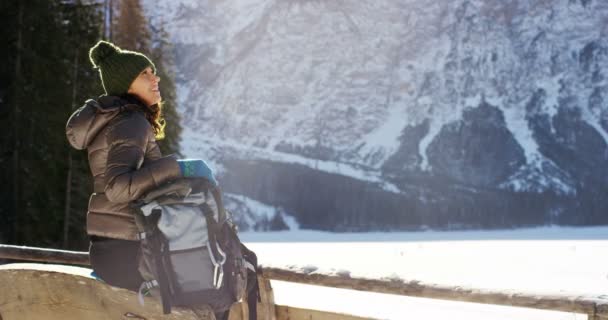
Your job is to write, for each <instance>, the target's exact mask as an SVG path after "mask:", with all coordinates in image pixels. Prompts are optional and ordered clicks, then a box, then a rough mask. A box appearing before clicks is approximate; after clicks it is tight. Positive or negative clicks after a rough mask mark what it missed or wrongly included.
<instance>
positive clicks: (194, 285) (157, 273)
mask: <svg viewBox="0 0 608 320" xmlns="http://www.w3.org/2000/svg"><path fill="white" fill-rule="evenodd" d="M135 207H136V208H138V210H137V211H138V213H137V214H136V219H135V221H136V224H137V227H138V229H139V235H138V236H139V239H140V244H141V257H140V267H139V270H140V273H141V275H142V277H143V278H144V279H145V281H144V282H143V283H142V284H141V286H140V289H139V293H138V296H139V299H140V303H141V304H143V296H144V294H145V293H146V292H147V291H149V290H150V289H152V288H158V289H159V290H160V297H161V301H162V305H163V312H164V313H165V314H168V313H170V312H171V307H172V306H196V305H201V304H207V305H209V306H210V307H211V308H212V309H213V311H214V312H216V313H217V312H223V311H226V310H228V309H230V306H231V305H232V304H233V303H235V302H237V301H241V300H242V299H244V298H245V297H246V296H247V297H248V304H249V310H250V318H251V319H255V317H256V314H255V313H256V312H255V310H256V302H257V300H258V299H259V297H258V285H257V257H256V255H255V253H253V252H252V251H250V250H248V249H247V248H246V247H245V246H244V245H243V244H242V243H241V241H240V240H239V238H238V236H237V230H236V227H235V225H234V224H233V223H232V219H231V215H230V213H229V212H227V211H226V210H225V209H224V207H223V204H222V199H221V194H220V192H219V189H217V188H213V187H212V186H211V185H210V184H209V183H208V182H207V181H206V180H204V179H182V180H178V181H174V182H172V183H169V184H167V185H165V186H162V187H161V188H158V189H156V190H154V191H152V192H150V193H148V194H147V195H146V196H145V197H143V199H141V200H140V201H138V202H136V203H135Z"/></svg>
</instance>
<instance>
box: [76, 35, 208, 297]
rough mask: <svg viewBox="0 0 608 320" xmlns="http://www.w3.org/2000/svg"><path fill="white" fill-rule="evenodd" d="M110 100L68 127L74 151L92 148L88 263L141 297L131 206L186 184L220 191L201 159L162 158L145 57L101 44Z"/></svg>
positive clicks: (98, 60)
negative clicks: (165, 187) (176, 183)
mask: <svg viewBox="0 0 608 320" xmlns="http://www.w3.org/2000/svg"><path fill="white" fill-rule="evenodd" d="M89 56H90V59H91V62H92V63H93V66H94V67H95V68H96V69H98V70H99V75H100V77H101V82H102V85H103V88H104V90H105V95H102V96H100V97H99V98H98V99H94V100H93V99H92V100H88V101H86V103H85V104H84V106H83V107H81V108H80V109H78V110H76V112H74V114H72V116H71V117H70V119H69V120H68V123H67V125H66V134H67V137H68V140H69V142H70V144H71V145H72V146H73V147H74V148H76V149H79V150H83V149H86V150H87V151H88V156H89V166H90V169H91V173H92V174H93V179H94V186H93V194H92V195H91V198H90V200H89V210H88V213H87V233H88V235H89V236H90V239H91V246H90V250H89V251H90V260H91V265H92V267H93V270H94V271H95V273H96V274H97V275H98V276H99V277H100V278H101V279H103V280H104V281H106V282H107V283H108V284H111V285H114V286H118V287H123V288H126V289H130V290H137V289H138V287H139V285H140V284H141V283H142V281H143V279H142V278H141V276H140V275H139V272H138V260H137V256H138V254H139V243H138V242H137V236H136V235H137V228H136V226H135V220H134V218H133V209H132V208H131V207H130V206H129V204H130V203H131V202H132V201H134V200H137V199H138V198H140V197H141V196H142V195H144V194H145V193H146V192H148V191H150V190H152V189H154V188H156V187H158V186H160V185H162V184H163V183H166V182H168V181H170V180H173V179H176V178H181V177H205V178H207V179H209V180H210V181H211V182H212V183H214V184H217V182H216V181H215V178H214V176H213V172H212V171H211V170H210V169H209V167H208V166H207V165H206V163H205V162H204V161H202V160H178V159H176V158H175V157H173V156H165V157H163V156H162V155H161V152H160V150H159V148H158V144H157V143H156V139H157V138H162V137H163V136H164V133H163V130H164V127H165V122H164V120H163V119H162V118H161V94H160V90H159V86H158V85H159V81H160V78H159V77H158V76H157V75H156V72H155V71H156V70H155V66H154V64H153V63H152V61H150V59H148V57H146V56H145V55H143V54H141V53H138V52H133V51H128V50H122V49H120V48H118V47H117V46H115V45H113V44H111V43H109V42H105V41H100V42H99V43H97V44H96V45H95V46H93V47H92V48H91V50H90V52H89Z"/></svg>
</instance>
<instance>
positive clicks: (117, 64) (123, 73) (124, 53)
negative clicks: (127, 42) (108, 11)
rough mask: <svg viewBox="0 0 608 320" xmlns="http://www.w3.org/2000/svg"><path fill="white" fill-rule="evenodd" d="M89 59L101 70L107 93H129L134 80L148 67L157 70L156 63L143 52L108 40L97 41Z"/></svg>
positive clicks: (90, 51)
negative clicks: (131, 49) (122, 47)
mask: <svg viewBox="0 0 608 320" xmlns="http://www.w3.org/2000/svg"><path fill="white" fill-rule="evenodd" d="M89 59H90V60H91V63H92V64H93V67H94V68H96V69H98V70H99V76H100V77H101V83H102V85H103V89H104V90H105V92H106V94H107V95H116V96H119V95H122V94H125V93H127V91H128V90H129V87H130V86H131V83H132V82H133V80H135V78H137V76H138V75H139V74H140V73H141V72H142V71H143V70H144V69H145V68H147V67H151V68H152V69H153V70H154V71H155V72H156V67H155V66H154V63H152V61H150V59H148V57H146V56H145V55H143V54H142V53H139V52H135V51H129V50H123V49H120V48H119V47H117V46H116V45H114V44H112V43H110V42H107V41H99V42H97V44H95V45H94V46H93V47H92V48H91V50H89Z"/></svg>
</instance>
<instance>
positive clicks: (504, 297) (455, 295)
mask: <svg viewBox="0 0 608 320" xmlns="http://www.w3.org/2000/svg"><path fill="white" fill-rule="evenodd" d="M263 269H264V275H265V276H266V277H268V278H270V279H274V280H282V281H289V282H296V283H304V284H313V285H320V286H326V287H333V288H343V289H352V290H359V291H368V292H378V293H389V294H397V295H404V296H410V297H422V298H430V299H442V300H452V301H462V302H474V303H485V304H495V305H504V306H513V307H523V308H535V309H544V310H555V311H564V312H575V313H582V314H587V315H590V316H591V315H597V316H600V317H606V316H608V299H606V298H600V297H588V296H576V295H565V294H564V295H557V294H529V293H518V292H509V291H491V290H479V289H472V288H465V287H449V286H441V285H433V284H422V283H420V282H419V281H405V280H401V279H367V278H352V277H350V275H347V274H332V275H327V274H320V273H314V271H313V272H304V271H301V270H286V269H278V268H267V267H265V268H263Z"/></svg>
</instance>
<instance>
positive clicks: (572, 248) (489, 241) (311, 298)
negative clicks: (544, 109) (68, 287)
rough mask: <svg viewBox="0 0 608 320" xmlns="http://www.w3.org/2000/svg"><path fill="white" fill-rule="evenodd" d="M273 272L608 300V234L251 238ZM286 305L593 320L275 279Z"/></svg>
mask: <svg viewBox="0 0 608 320" xmlns="http://www.w3.org/2000/svg"><path fill="white" fill-rule="evenodd" d="M241 238H242V239H243V241H245V242H246V243H247V244H248V246H249V247H250V248H251V249H253V250H254V251H256V252H257V254H258V257H259V261H260V264H262V265H264V266H273V267H282V266H283V267H285V266H300V267H305V268H316V269H317V270H318V271H317V272H321V273H326V272H334V273H335V272H350V274H351V276H361V277H368V278H382V277H390V278H401V279H405V280H419V281H421V282H423V283H429V284H441V285H460V286H466V287H471V288H485V289H504V290H509V291H512V292H529V293H572V294H575V295H584V296H603V297H605V298H607V299H608V227H594V228H562V227H547V228H536V229H521V230H508V231H457V232H434V231H428V232H408V233H358V234H356V233H355V234H353V233H349V234H333V233H325V232H315V231H302V230H301V231H288V232H271V233H243V234H242V235H241ZM273 287H274V290H275V300H276V302H277V304H282V305H291V306H298V307H303V308H310V309H319V310H327V311H337V312H345V313H351V314H356V315H361V316H368V317H374V318H379V319H425V320H428V319H467V320H478V319H486V320H487V319H514V320H517V319H521V320H523V319H526V320H528V319H530V320H531V319H556V320H557V319H560V320H573V319H586V316H584V315H578V314H573V313H565V312H552V311H544V310H533V309H524V308H511V307H501V306H492V305H480V304H472V303H461V302H450V301H439V300H430V299H421V298H409V297H402V296H395V295H387V294H375V293H366V292H357V291H352V290H343V289H333V288H322V287H316V286H306V285H299V284H291V283H286V282H280V281H273Z"/></svg>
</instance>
